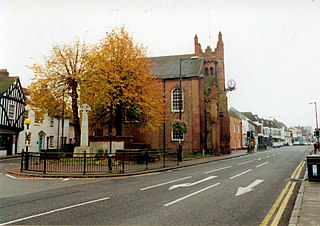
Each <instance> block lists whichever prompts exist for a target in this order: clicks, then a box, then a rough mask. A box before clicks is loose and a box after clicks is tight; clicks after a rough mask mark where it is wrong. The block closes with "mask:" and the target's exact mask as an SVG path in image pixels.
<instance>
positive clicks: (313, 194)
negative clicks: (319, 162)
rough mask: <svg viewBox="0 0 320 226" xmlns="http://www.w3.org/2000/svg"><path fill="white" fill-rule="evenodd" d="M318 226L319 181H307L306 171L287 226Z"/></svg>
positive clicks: (319, 215) (319, 216)
mask: <svg viewBox="0 0 320 226" xmlns="http://www.w3.org/2000/svg"><path fill="white" fill-rule="evenodd" d="M305 225H319V226H320V182H311V181H308V177H307V172H306V174H305V177H304V180H303V183H302V184H301V187H300V190H299V194H298V197H297V199H296V203H295V206H294V209H293V212H292V215H291V219H290V223H289V226H305Z"/></svg>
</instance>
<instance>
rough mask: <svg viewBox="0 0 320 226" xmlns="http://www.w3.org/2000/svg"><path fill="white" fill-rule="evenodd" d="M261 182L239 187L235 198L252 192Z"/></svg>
mask: <svg viewBox="0 0 320 226" xmlns="http://www.w3.org/2000/svg"><path fill="white" fill-rule="evenodd" d="M262 182H263V180H260V179H258V180H255V181H254V182H253V183H251V184H250V185H248V186H247V187H239V188H238V191H237V194H236V196H240V195H243V194H245V193H248V192H250V191H253V190H254V189H253V187H255V186H257V185H258V184H260V183H262Z"/></svg>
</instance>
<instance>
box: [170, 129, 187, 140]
mask: <svg viewBox="0 0 320 226" xmlns="http://www.w3.org/2000/svg"><path fill="white" fill-rule="evenodd" d="M171 139H172V141H179V130H178V131H173V130H172V131H171ZM183 140H184V134H183V133H181V141H183Z"/></svg>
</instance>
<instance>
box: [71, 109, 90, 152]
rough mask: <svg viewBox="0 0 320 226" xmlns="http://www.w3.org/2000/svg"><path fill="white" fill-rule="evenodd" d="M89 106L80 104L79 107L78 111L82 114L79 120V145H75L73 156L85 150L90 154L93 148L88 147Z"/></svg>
mask: <svg viewBox="0 0 320 226" xmlns="http://www.w3.org/2000/svg"><path fill="white" fill-rule="evenodd" d="M89 111H91V108H90V106H89V105H88V104H82V105H81V107H80V112H81V114H82V120H81V137H80V147H75V149H74V156H77V155H83V153H84V152H85V151H86V153H87V154H92V153H93V150H92V148H91V147H89V122H88V121H89V119H88V114H89Z"/></svg>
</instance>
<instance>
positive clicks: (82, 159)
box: [20, 150, 178, 175]
mask: <svg viewBox="0 0 320 226" xmlns="http://www.w3.org/2000/svg"><path fill="white" fill-rule="evenodd" d="M177 164H178V162H177V153H176V151H167V150H166V151H162V150H160V151H138V152H133V151H130V152H125V151H122V152H117V153H116V154H113V155H108V154H102V155H101V154H95V153H86V152H84V153H81V154H80V153H66V152H46V151H44V152H22V157H21V167H20V171H21V172H22V171H33V172H42V173H43V174H47V173H56V174H65V173H67V174H83V175H88V174H112V173H125V172H134V171H143V170H149V169H157V168H164V167H168V166H174V165H177Z"/></svg>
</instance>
